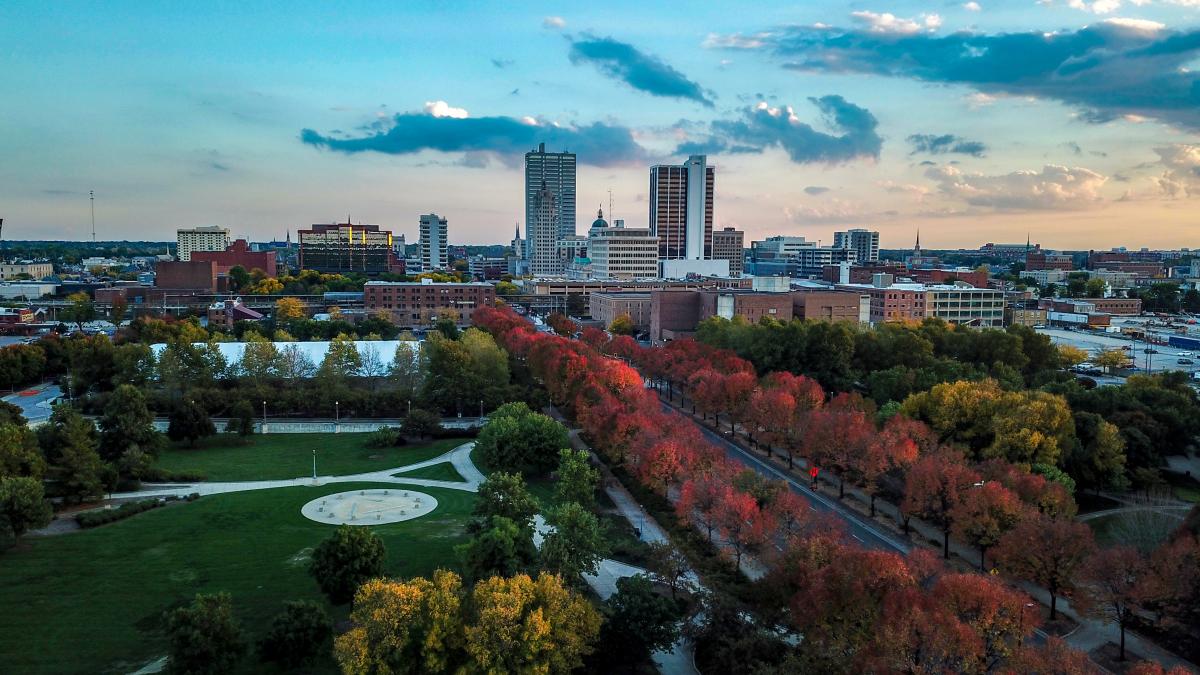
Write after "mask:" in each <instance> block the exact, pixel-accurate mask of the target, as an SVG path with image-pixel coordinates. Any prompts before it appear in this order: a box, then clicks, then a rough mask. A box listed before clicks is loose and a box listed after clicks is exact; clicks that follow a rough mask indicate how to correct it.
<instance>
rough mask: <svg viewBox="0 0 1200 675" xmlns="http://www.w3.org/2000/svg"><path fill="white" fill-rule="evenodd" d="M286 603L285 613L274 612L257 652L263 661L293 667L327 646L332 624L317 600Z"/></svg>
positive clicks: (308, 659) (324, 649) (309, 658)
mask: <svg viewBox="0 0 1200 675" xmlns="http://www.w3.org/2000/svg"><path fill="white" fill-rule="evenodd" d="M283 606H284V610H283V612H282V613H280V614H276V615H275V618H274V619H273V620H272V621H271V627H270V629H268V630H267V634H266V636H264V637H263V639H262V640H261V641H260V642H259V643H258V653H259V656H260V657H261V658H262V660H263V661H268V662H275V663H278V664H279V665H281V666H283V667H284V668H288V669H294V668H296V667H297V666H302V665H304V664H305V663H308V662H310V661H312V660H313V658H314V657H316V656H317V655H318V654H320V653H321V652H323V651H326V650H327V649H328V643H329V638H330V636H331V635H332V634H333V624H332V623H331V622H330V621H329V615H328V614H326V613H325V610H324V609H322V608H321V607H320V606H319V605H317V604H316V603H315V602H307V601H303V600H297V601H293V602H285V603H283Z"/></svg>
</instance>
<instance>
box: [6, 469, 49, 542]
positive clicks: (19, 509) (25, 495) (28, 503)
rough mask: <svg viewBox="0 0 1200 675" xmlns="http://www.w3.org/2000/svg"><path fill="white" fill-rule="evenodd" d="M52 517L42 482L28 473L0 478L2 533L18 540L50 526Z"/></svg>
mask: <svg viewBox="0 0 1200 675" xmlns="http://www.w3.org/2000/svg"><path fill="white" fill-rule="evenodd" d="M53 518H54V510H53V509H51V508H50V502H48V501H46V494H45V492H44V491H43V489H42V481H40V480H39V479H37V478H30V477H28V476H8V477H5V478H0V533H3V535H4V536H5V537H11V538H12V539H17V538H19V537H20V536H21V535H23V534H25V533H26V532H28V531H29V530H36V529H38V528H40V527H45V526H47V525H49V524H50V521H51V520H52V519H53Z"/></svg>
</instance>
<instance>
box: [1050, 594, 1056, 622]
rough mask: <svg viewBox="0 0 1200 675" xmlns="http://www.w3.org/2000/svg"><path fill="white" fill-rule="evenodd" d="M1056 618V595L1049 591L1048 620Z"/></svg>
mask: <svg viewBox="0 0 1200 675" xmlns="http://www.w3.org/2000/svg"><path fill="white" fill-rule="evenodd" d="M1056 618H1058V594H1057V593H1055V592H1053V591H1051V593H1050V620H1051V621H1053V620H1054V619H1056Z"/></svg>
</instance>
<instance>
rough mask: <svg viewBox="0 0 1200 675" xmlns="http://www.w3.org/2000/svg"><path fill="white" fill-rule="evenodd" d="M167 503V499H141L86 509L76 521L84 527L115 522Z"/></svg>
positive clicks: (76, 517)
mask: <svg viewBox="0 0 1200 675" xmlns="http://www.w3.org/2000/svg"><path fill="white" fill-rule="evenodd" d="M165 503H166V500H165V499H164V500H159V499H141V500H138V501H136V502H125V503H124V504H122V505H120V506H119V507H117V508H115V509H104V510H102V511H85V512H83V513H80V514H79V515H77V516H75V522H77V523H79V526H80V527H82V528H89V527H99V526H101V525H107V524H109V523H115V522H117V521H118V520H124V519H126V518H129V517H130V516H136V515H137V514H139V513H142V512H144V511H149V510H150V509H155V508H158V507H160V506H162V505H164V504H165Z"/></svg>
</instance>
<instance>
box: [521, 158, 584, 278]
mask: <svg viewBox="0 0 1200 675" xmlns="http://www.w3.org/2000/svg"><path fill="white" fill-rule="evenodd" d="M542 190H549V191H550V192H551V194H553V195H554V207H555V208H556V209H557V210H558V215H557V217H556V222H557V223H558V228H559V229H558V232H557V233H556V234H555V236H554V238H555V239H558V238H559V237H565V236H568V235H572V234H575V218H576V214H575V153H573V152H546V144H545V143H539V144H538V147H537V150H531V151H529V152H527V153H525V231H526V238H527V239H528V240H532V239H533V237H531V236H529V227H530V223H532V222H533V217H534V213H535V212H536V211H537V210H538V208H539V204H538V193H539V192H540V191H542ZM531 246H532V242H531V241H529V242H527V243H526V252H525V255H526V257H532V252H531V251H530V250H529V249H530V247H531Z"/></svg>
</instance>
